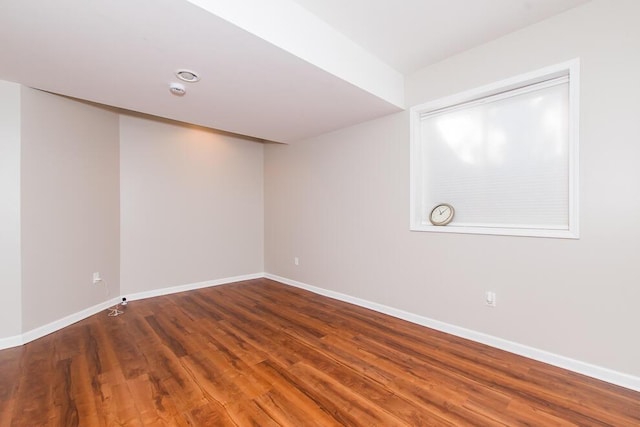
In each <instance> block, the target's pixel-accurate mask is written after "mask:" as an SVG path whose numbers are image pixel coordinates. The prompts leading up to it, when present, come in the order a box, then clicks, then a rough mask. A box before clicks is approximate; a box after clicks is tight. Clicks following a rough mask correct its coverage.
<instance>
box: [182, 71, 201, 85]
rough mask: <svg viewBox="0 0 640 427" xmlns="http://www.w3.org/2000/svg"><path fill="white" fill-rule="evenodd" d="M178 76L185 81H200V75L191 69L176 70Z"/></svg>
mask: <svg viewBox="0 0 640 427" xmlns="http://www.w3.org/2000/svg"><path fill="white" fill-rule="evenodd" d="M176 77H178V78H179V79H180V80H182V81H183V82H188V83H195V82H197V81H200V76H198V74H197V73H196V72H195V71H191V70H178V71H176Z"/></svg>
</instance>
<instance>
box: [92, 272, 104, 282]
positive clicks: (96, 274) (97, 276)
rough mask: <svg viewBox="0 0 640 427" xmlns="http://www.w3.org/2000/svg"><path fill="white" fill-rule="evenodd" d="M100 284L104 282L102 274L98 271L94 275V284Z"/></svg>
mask: <svg viewBox="0 0 640 427" xmlns="http://www.w3.org/2000/svg"><path fill="white" fill-rule="evenodd" d="M100 282H102V277H100V273H99V272H97V271H96V272H95V273H93V284H94V285H95V284H97V283H100Z"/></svg>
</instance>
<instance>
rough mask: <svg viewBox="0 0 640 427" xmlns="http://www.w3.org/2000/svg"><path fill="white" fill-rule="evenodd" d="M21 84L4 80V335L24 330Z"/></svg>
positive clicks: (0, 142) (0, 264) (0, 192)
mask: <svg viewBox="0 0 640 427" xmlns="http://www.w3.org/2000/svg"><path fill="white" fill-rule="evenodd" d="M21 282H22V280H21V263H20V85H18V84H16V83H10V82H4V81H0V295H2V310H0V338H4V337H10V336H15V335H19V334H20V333H21V332H22V302H21V299H22V297H21Z"/></svg>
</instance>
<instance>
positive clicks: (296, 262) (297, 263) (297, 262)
mask: <svg viewBox="0 0 640 427" xmlns="http://www.w3.org/2000/svg"><path fill="white" fill-rule="evenodd" d="M293 263H294V264H295V265H300V258H298V257H294V258H293Z"/></svg>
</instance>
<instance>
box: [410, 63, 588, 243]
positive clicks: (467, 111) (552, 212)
mask: <svg viewBox="0 0 640 427" xmlns="http://www.w3.org/2000/svg"><path fill="white" fill-rule="evenodd" d="M578 67H579V61H578V60H577V59H576V60H573V61H569V62H566V63H563V64H559V65H555V66H552V67H547V68H545V69H542V70H538V71H535V72H532V73H528V74H525V75H522V76H518V77H514V78H511V79H507V80H504V81H501V82H498V83H494V84H491V85H487V86H483V87H481V88H478V89H474V90H471V91H467V92H464V93H461V94H458V95H454V96H450V97H447V98H444V99H440V100H437V101H434V102H429V103H427V104H423V105H419V106H416V107H413V108H412V109H411V207H410V210H411V218H410V221H411V223H410V226H411V230H416V231H436V232H454V233H477V234H500V235H517V236H537V237H561V238H578V88H579V82H578V78H579V76H578ZM441 203H447V204H450V205H452V206H453V207H454V209H455V216H454V218H453V220H452V221H451V222H450V223H449V224H448V225H446V226H435V225H432V224H431V222H430V220H429V216H430V213H431V211H432V209H433V207H434V206H436V205H438V204H441Z"/></svg>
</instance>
